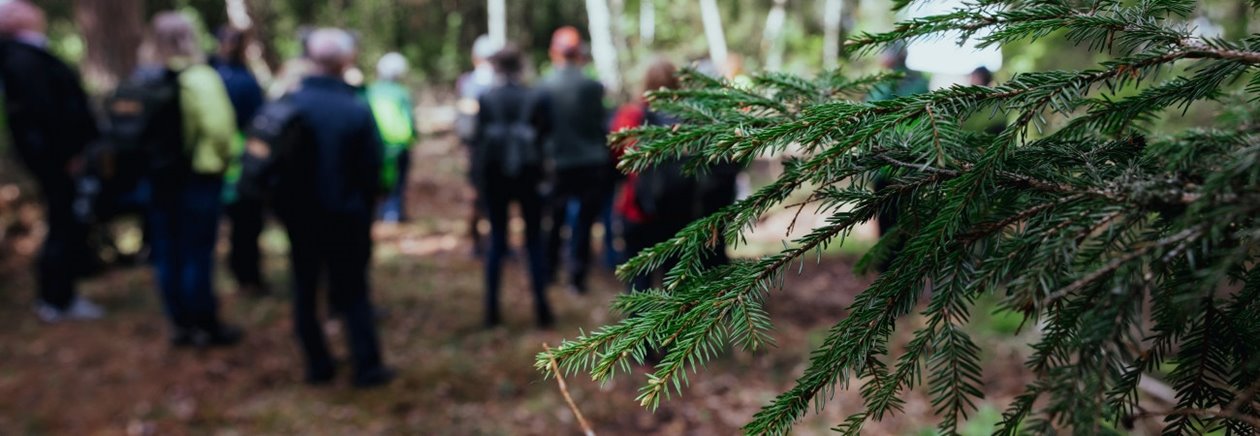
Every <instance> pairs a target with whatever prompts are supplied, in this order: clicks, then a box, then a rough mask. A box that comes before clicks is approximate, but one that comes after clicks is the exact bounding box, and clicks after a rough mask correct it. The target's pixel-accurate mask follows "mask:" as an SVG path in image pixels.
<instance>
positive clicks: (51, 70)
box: [0, 0, 103, 322]
mask: <svg viewBox="0 0 1260 436" xmlns="http://www.w3.org/2000/svg"><path fill="white" fill-rule="evenodd" d="M45 28H46V24H45V20H44V14H43V11H41V10H39V8H37V7H35V6H34V5H32V4H30V3H28V2H26V1H24V0H14V1H9V2H7V3H2V4H0V73H2V76H0V77H2V81H3V83H4V97H5V102H4V105H5V111H6V114H5V115H6V116H7V117H8V125H9V128H10V130H11V133H12V138H13V143H14V145H15V148H16V149H17V152H18V155H19V156H20V157H21V160H22V162H23V163H24V164H25V166H26V168H27V169H28V170H29V171H30V173H31V175H33V176H34V177H35V180H36V182H38V184H39V187H40V190H41V192H42V193H43V197H44V202H45V206H46V209H45V219H46V220H47V222H48V235H47V236H46V237H45V239H44V246H43V248H42V249H41V251H40V254H39V261H38V262H37V265H38V266H37V272H36V276H37V280H38V282H39V302H38V303H37V305H36V314H37V315H38V316H39V317H40V319H42V320H44V321H46V322H57V321H62V320H69V319H95V318H100V317H101V316H102V315H103V311H102V310H101V308H99V307H98V306H96V305H94V304H92V303H91V302H88V301H87V300H85V299H83V298H82V297H78V296H76V294H75V289H74V288H75V285H74V282H75V278H76V276H77V275H78V274H77V273H78V271H76V270H77V269H79V268H80V267H82V266H83V265H84V261H85V260H86V256H87V249H86V245H85V239H86V234H87V230H86V226H85V225H84V223H82V222H80V221H79V220H78V219H77V218H76V216H75V213H74V209H73V203H74V198H75V184H74V178H73V174H74V173H75V172H76V170H75V167H76V166H78V165H79V164H78V162H79V155H80V153H81V152H82V151H83V149H84V148H85V147H86V146H87V145H88V143H89V142H92V141H93V140H95V139H96V137H97V128H96V122H95V120H94V119H93V117H92V114H91V112H90V110H89V108H88V102H87V97H86V96H85V94H84V92H83V88H82V86H80V84H79V75H78V73H76V72H75V71H74V70H72V69H71V68H70V67H69V66H67V65H66V64H65V63H64V62H62V61H61V60H59V59H57V58H56V57H54V56H53V55H52V54H51V53H49V52H48V50H47V45H48V39H47V37H46V36H45V35H44V31H45Z"/></svg>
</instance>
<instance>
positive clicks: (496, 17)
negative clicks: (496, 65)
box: [486, 0, 507, 47]
mask: <svg viewBox="0 0 1260 436" xmlns="http://www.w3.org/2000/svg"><path fill="white" fill-rule="evenodd" d="M486 15H487V16H488V17H489V21H490V22H489V23H487V24H488V27H489V29H490V32H489V35H490V42H492V43H494V46H495V47H503V46H504V45H505V44H507V5H505V4H504V0H489V1H488V2H487V3H486Z"/></svg>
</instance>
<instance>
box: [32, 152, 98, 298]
mask: <svg viewBox="0 0 1260 436" xmlns="http://www.w3.org/2000/svg"><path fill="white" fill-rule="evenodd" d="M37 179H38V180H39V185H40V191H42V193H43V196H44V205H45V209H44V211H45V213H46V219H47V220H48V235H47V236H45V237H44V245H43V247H42V248H41V249H40V252H39V260H38V262H37V263H36V267H35V269H36V277H38V279H39V299H40V300H43V302H44V303H47V304H48V305H50V306H53V307H56V308H58V309H65V308H66V307H68V306H69V305H70V303H71V302H73V301H74V297H75V290H74V282H75V278H76V277H78V274H79V272H80V269H81V268H82V267H83V266H84V263H85V262H86V261H87V246H86V241H87V226H85V225H84V224H83V223H82V222H80V221H79V220H78V219H77V218H76V217H75V215H74V181H73V180H71V178H70V177H69V176H66V175H52V176H43V177H37Z"/></svg>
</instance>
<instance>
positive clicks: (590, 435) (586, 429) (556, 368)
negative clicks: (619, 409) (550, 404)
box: [543, 343, 595, 436]
mask: <svg viewBox="0 0 1260 436" xmlns="http://www.w3.org/2000/svg"><path fill="white" fill-rule="evenodd" d="M543 350H544V351H546V352H547V359H548V360H550V361H551V372H552V374H555V375H556V384H557V385H560V395H561V396H564V402H566V403H569V409H570V410H572V411H573V416H576V417H577V422H578V425H579V426H581V427H582V434H585V435H586V436H595V430H592V429H591V424H590V423H588V422H586V417H585V416H583V415H582V411H581V410H578V406H577V403H575V402H573V397H572V396H570V395H569V386H568V385H566V384H565V383H564V373H562V372H560V364H559V363H556V356H555V355H553V354H551V346H550V345H547V344H546V343H544V344H543Z"/></svg>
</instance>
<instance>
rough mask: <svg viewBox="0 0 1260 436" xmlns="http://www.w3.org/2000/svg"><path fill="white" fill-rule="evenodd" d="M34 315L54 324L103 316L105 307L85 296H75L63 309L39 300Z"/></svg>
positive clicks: (90, 319)
mask: <svg viewBox="0 0 1260 436" xmlns="http://www.w3.org/2000/svg"><path fill="white" fill-rule="evenodd" d="M35 316H36V317H38V318H39V320H40V321H43V322H46V323H49V324H56V323H59V322H64V321H92V320H98V319H101V318H103V317H105V309H102V308H101V306H98V305H96V304H95V303H93V302H91V301H88V299H86V298H82V297H76V298H75V299H74V300H73V301H71V302H70V305H69V306H66V308H65V309H60V308H57V307H56V306H53V305H51V304H48V302H46V301H43V300H40V301H39V302H38V303H36V304H35Z"/></svg>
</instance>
